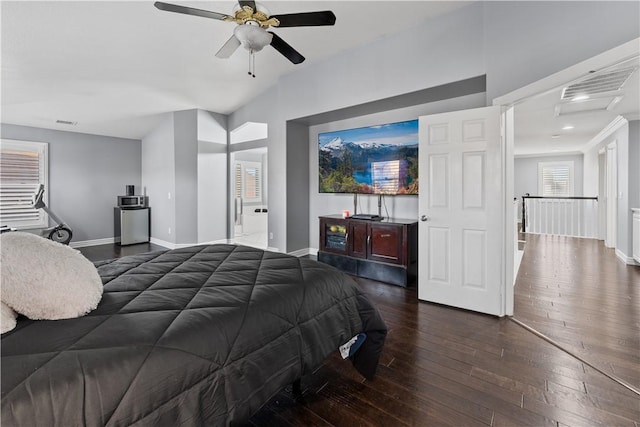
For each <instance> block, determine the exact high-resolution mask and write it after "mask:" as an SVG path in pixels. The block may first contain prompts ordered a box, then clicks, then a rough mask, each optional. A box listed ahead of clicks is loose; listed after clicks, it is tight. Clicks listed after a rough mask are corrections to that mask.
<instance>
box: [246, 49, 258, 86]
mask: <svg viewBox="0 0 640 427" xmlns="http://www.w3.org/2000/svg"><path fill="white" fill-rule="evenodd" d="M247 74H249V75H250V76H251V77H253V78H254V79H255V78H256V56H255V52H254V51H253V49H251V50H250V51H249V72H248V73H247Z"/></svg>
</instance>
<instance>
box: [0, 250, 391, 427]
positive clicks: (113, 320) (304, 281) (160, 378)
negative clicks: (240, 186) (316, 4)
mask: <svg viewBox="0 0 640 427" xmlns="http://www.w3.org/2000/svg"><path fill="white" fill-rule="evenodd" d="M96 266H97V268H98V272H99V274H100V276H101V278H102V281H103V283H104V293H103V297H102V300H101V302H100V304H99V305H98V307H97V309H96V310H94V311H92V312H91V313H89V314H88V315H86V316H83V317H80V318H76V319H68V320H57V321H31V320H28V319H26V318H20V319H19V321H18V325H17V327H16V328H15V329H14V330H13V331H11V332H9V333H7V334H4V335H3V336H2V347H1V353H2V407H1V411H2V425H3V426H6V427H8V426H38V425H42V426H104V425H106V426H124V425H127V426H128V425H136V426H165V425H171V426H175V425H206V426H210V425H213V426H216V425H229V424H233V423H237V422H243V421H246V420H248V419H249V418H250V417H251V415H252V414H253V413H254V412H256V411H257V410H258V409H259V408H260V407H261V406H262V405H263V404H265V403H266V402H267V401H268V400H270V399H271V398H272V397H273V396H274V395H275V394H277V393H278V392H279V391H280V390H282V389H283V388H284V387H285V386H287V385H289V384H291V383H293V382H295V381H296V380H298V379H299V378H301V377H302V375H304V374H306V373H309V372H312V371H313V370H314V369H315V368H317V367H318V366H320V365H321V364H322V362H323V361H324V359H325V358H326V357H327V356H328V355H329V354H330V353H331V352H333V351H336V350H337V348H338V347H339V346H340V345H341V344H343V343H345V342H346V341H348V340H349V339H350V338H351V337H353V336H354V335H356V334H358V333H361V332H364V333H365V334H366V335H367V338H366V340H365V341H364V343H363V344H362V346H361V347H360V348H359V349H358V351H357V352H356V353H355V354H354V355H353V356H352V357H351V362H352V364H353V366H354V368H355V369H357V370H358V371H359V372H360V373H361V374H362V375H363V376H364V377H366V378H369V379H371V378H372V377H373V375H374V374H375V370H376V366H377V363H378V359H379V356H380V353H381V351H382V346H383V344H384V339H385V336H386V326H385V324H384V322H383V321H382V319H381V318H380V316H379V314H378V312H377V310H376V309H375V307H374V306H373V305H372V304H371V303H370V302H369V300H368V299H367V297H366V296H365V295H364V294H363V293H362V291H361V290H359V288H358V286H357V285H356V284H355V282H354V281H353V280H352V279H351V278H349V277H348V276H346V275H344V274H343V273H341V272H339V271H338V270H336V269H334V268H333V267H330V266H327V265H324V264H321V263H318V262H315V261H313V260H310V259H302V258H296V257H292V256H288V255H285V254H279V253H273V252H268V251H262V250H259V249H255V248H250V247H244V246H235V245H205V246H194V247H189V248H182V249H174V250H169V251H159V252H151V253H146V254H140V255H133V256H127V257H123V258H120V259H115V260H109V261H104V262H99V263H97V264H96ZM345 363H348V362H346V361H345ZM345 368H348V369H353V368H352V367H350V366H349V367H345Z"/></svg>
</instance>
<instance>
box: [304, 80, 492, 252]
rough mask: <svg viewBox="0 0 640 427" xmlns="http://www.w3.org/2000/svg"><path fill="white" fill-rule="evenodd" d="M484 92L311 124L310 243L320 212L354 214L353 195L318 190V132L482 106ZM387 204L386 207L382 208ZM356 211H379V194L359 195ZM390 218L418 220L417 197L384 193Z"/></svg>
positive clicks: (315, 241)
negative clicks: (345, 211) (344, 211)
mask: <svg viewBox="0 0 640 427" xmlns="http://www.w3.org/2000/svg"><path fill="white" fill-rule="evenodd" d="M484 100H485V94H484V92H482V93H477V94H474V95H467V96H463V97H458V98H453V99H448V100H442V101H436V102H430V103H426V104H422V105H416V106H412V107H405V108H398V109H395V110H391V111H385V112H381V113H376V114H368V115H365V116H360V117H355V118H351V119H345V120H340V121H335V122H331V123H326V124H321V125H316V126H311V127H310V128H309V165H310V166H309V170H308V174H309V188H308V193H309V195H310V197H309V203H310V204H309V215H310V216H309V246H308V247H310V248H313V249H318V245H319V240H318V237H319V227H320V224H319V220H318V217H319V216H321V215H329V214H337V213H341V212H342V211H343V210H345V209H346V210H349V211H350V212H352V213H353V195H351V194H325V193H319V191H318V188H319V182H318V179H319V178H318V134H319V133H323V132H332V131H336V130H341V129H353V128H358V127H365V126H372V125H379V124H384V123H393V122H400V121H405V120H413V119H417V118H418V117H420V116H423V115H428V114H435V113H443V112H447V111H456V110H463V109H468V108H475V107H482V106H484ZM385 205H386V210H385ZM358 212H359V213H374V214H375V213H378V196H374V195H366V194H362V195H359V196H358ZM387 212H388V216H389V217H391V218H403V219H417V218H418V196H386V197H385V198H384V205H383V206H382V216H385V217H386V216H387Z"/></svg>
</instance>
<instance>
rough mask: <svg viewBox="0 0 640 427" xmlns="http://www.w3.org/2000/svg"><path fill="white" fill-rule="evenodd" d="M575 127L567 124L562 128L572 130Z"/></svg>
mask: <svg viewBox="0 0 640 427" xmlns="http://www.w3.org/2000/svg"><path fill="white" fill-rule="evenodd" d="M571 129H573V126H571V125H566V126H565V127H563V128H562V130H571Z"/></svg>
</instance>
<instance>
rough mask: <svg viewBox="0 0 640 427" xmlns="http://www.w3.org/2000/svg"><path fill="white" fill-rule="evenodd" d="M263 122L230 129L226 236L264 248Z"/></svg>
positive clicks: (265, 180) (265, 172) (266, 211)
mask: <svg viewBox="0 0 640 427" xmlns="http://www.w3.org/2000/svg"><path fill="white" fill-rule="evenodd" d="M267 159H268V148H267V124H266V123H255V122H247V123H244V124H243V125H241V126H239V127H238V128H236V129H234V130H232V131H231V133H230V145H229V239H230V241H231V242H233V243H236V244H240V245H247V246H253V247H257V248H261V249H266V248H267V246H268V235H267V233H268V223H269V201H268V191H267V189H268V175H269V174H268V162H267Z"/></svg>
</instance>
